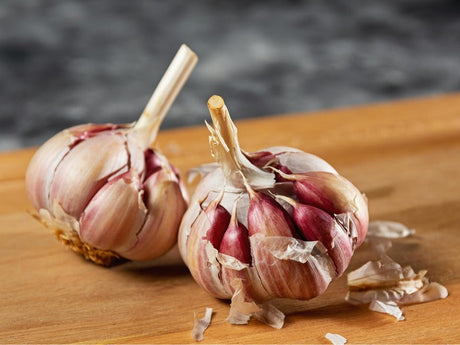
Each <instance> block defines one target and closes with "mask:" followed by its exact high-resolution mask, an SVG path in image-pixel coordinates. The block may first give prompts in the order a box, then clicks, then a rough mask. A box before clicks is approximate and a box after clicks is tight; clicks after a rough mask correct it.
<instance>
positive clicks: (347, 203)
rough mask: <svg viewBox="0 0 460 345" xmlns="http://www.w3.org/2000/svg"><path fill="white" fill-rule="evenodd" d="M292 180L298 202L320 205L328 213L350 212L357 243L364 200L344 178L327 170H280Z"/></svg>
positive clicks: (362, 227)
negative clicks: (357, 232) (356, 230)
mask: <svg viewBox="0 0 460 345" xmlns="http://www.w3.org/2000/svg"><path fill="white" fill-rule="evenodd" d="M281 175H282V176H283V177H284V178H289V179H291V180H293V182H294V191H295V194H296V196H297V198H298V199H299V201H300V202H302V203H304V204H308V205H312V206H315V207H318V208H321V209H323V210H324V211H326V212H328V213H329V214H331V215H332V214H347V213H348V214H351V215H353V218H355V219H356V221H357V222H358V223H359V225H360V226H358V227H357V229H358V231H360V232H361V233H359V235H358V236H357V237H358V243H357V245H361V243H362V242H363V241H364V238H365V232H366V231H367V227H368V224H369V213H368V209H367V201H366V198H365V196H364V195H362V194H361V193H360V192H359V190H358V189H357V188H356V187H355V186H354V185H353V184H352V183H351V182H350V181H348V180H347V179H346V178H344V177H342V176H340V175H335V174H332V173H329V172H323V171H318V172H307V173H305V174H291V175H287V174H283V173H281Z"/></svg>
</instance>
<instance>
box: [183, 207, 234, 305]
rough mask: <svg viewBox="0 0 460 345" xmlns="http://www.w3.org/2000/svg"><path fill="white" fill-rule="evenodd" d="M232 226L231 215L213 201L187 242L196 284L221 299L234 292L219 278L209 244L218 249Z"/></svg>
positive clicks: (196, 222)
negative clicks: (210, 259) (210, 258)
mask: <svg viewBox="0 0 460 345" xmlns="http://www.w3.org/2000/svg"><path fill="white" fill-rule="evenodd" d="M229 223H230V213H228V212H227V210H226V209H225V208H224V207H222V206H221V205H219V201H218V200H215V201H213V202H211V203H210V204H209V205H208V206H207V207H206V208H205V209H204V210H203V211H201V212H200V214H199V215H198V217H197V218H196V219H195V221H194V222H193V224H192V226H191V228H190V235H189V237H188V240H187V248H188V249H187V257H186V261H187V265H188V268H189V270H190V273H192V276H193V278H194V279H195V281H196V282H197V283H198V284H199V285H200V286H201V287H202V288H204V289H205V290H206V291H207V292H208V293H210V294H211V295H213V296H214V297H217V298H228V297H229V294H230V296H231V293H230V292H229V291H228V290H227V289H226V288H225V286H224V285H223V283H222V281H221V279H220V277H219V276H218V275H216V273H215V271H214V270H213V268H212V264H211V263H210V261H209V258H208V253H207V245H208V242H210V243H211V244H212V246H213V247H214V248H215V249H216V250H218V249H219V246H220V242H221V241H222V237H223V235H224V232H225V230H226V229H227V227H228V224H229Z"/></svg>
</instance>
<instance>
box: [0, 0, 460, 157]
mask: <svg viewBox="0 0 460 345" xmlns="http://www.w3.org/2000/svg"><path fill="white" fill-rule="evenodd" d="M183 42H184V43H187V44H188V45H189V46H190V47H191V48H192V49H193V50H195V51H196V52H197V53H198V55H199V57H200V62H199V64H198V65H197V67H196V69H195V70H194V72H193V74H192V75H191V78H190V79H189V82H188V83H187V84H186V86H185V88H184V89H183V91H182V93H181V94H180V95H179V97H178V99H177V101H176V103H175V104H174V105H173V108H172V109H171V111H170V113H169V115H168V116H167V118H166V120H165V122H164V124H163V126H162V128H172V127H178V126H186V125H196V124H202V123H203V121H204V119H207V118H208V112H207V109H206V100H207V99H208V97H209V96H210V95H212V94H214V93H218V94H220V95H222V96H223V97H224V98H225V100H226V102H227V104H228V106H229V108H230V112H231V114H232V117H234V118H235V119H238V118H244V117H256V116H264V115H271V114H279V113H289V112H298V111H310V110H317V109H324V108H331V107H340V106H348V105H355V104H362V103H367V102H374V101H385V100H392V99H399V98H406V97H414V96H424V95H431V94H439V93H445V92H452V91H457V90H459V89H460V2H458V1H446V0H393V1H357V0H353V1H351V0H343V1H269V0H265V1H249V0H241V1H240V0H232V1H219V0H207V1H179V0H169V1H147V0H133V1H127V0H94V1H66V0H55V1H52V0H46V1H45V0H9V1H5V0H3V1H1V2H0V80H1V82H0V150H11V149H16V148H20V147H25V146H32V145H39V144H41V143H43V141H44V140H46V139H47V138H48V137H50V136H51V135H53V134H54V133H56V132H57V131H60V130H61V129H64V128H66V127H69V126H72V125H75V124H80V123H85V122H99V123H102V122H112V123H125V122H132V121H134V120H135V119H136V118H137V117H138V116H139V114H140V113H141V111H142V109H143V107H144V105H145V104H146V102H147V100H148V99H149V97H150V95H151V93H152V91H153V89H154V88H155V86H156V84H157V83H158V81H159V79H160V78H161V75H162V74H163V72H164V71H165V69H166V67H167V66H168V64H169V62H170V60H171V59H172V57H173V56H174V54H175V52H176V50H177V49H178V47H179V46H180V44H181V43H183ZM338 125H339V124H338Z"/></svg>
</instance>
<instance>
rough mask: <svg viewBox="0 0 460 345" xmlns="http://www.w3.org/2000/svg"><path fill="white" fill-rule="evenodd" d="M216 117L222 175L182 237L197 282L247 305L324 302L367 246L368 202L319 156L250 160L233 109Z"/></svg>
mask: <svg viewBox="0 0 460 345" xmlns="http://www.w3.org/2000/svg"><path fill="white" fill-rule="evenodd" d="M208 107H209V109H210V113H211V117H212V120H213V125H214V126H210V125H208V128H209V130H210V133H211V135H210V146H211V151H212V154H213V155H214V156H215V158H216V159H217V161H218V164H219V165H218V167H217V168H216V169H215V170H214V171H212V172H210V173H208V174H207V175H206V176H205V177H204V178H203V179H202V180H201V181H200V183H199V184H198V186H197V188H196V191H195V193H194V195H193V197H192V200H191V203H190V207H189V209H188V211H187V212H186V213H185V215H184V218H183V220H182V223H181V226H180V230H179V250H180V253H181V255H182V258H183V259H184V261H185V262H186V264H187V266H188V268H189V269H190V272H191V273H192V275H193V277H194V279H195V280H196V281H197V283H198V284H199V285H200V286H201V287H203V288H204V289H205V290H206V291H207V292H208V293H210V294H211V295H213V296H215V297H218V298H224V299H227V298H230V297H232V296H233V299H235V300H236V297H235V296H236V295H239V294H243V296H244V298H243V302H241V301H240V302H241V303H245V302H247V301H254V302H256V303H264V302H266V301H268V300H271V299H273V298H291V299H302V300H307V299H310V298H313V297H315V296H317V295H319V294H321V293H322V292H324V291H325V290H326V288H327V286H328V285H329V283H330V282H331V281H332V280H333V279H334V278H336V277H338V276H340V275H341V274H342V273H343V272H344V270H345V269H346V268H347V266H348V264H349V261H350V258H351V256H352V254H353V252H354V250H355V249H356V247H357V246H359V245H360V244H361V243H362V242H363V240H364V238H365V235H366V232H367V227H368V209H367V201H366V199H365V197H364V196H363V195H362V194H361V193H360V192H359V191H358V189H357V188H356V187H354V186H353V185H352V184H351V183H350V182H349V181H348V180H346V179H345V178H344V177H342V176H340V175H339V174H338V173H337V172H336V171H335V169H334V168H333V167H332V166H330V165H329V164H328V163H327V162H325V161H324V160H322V159H321V158H319V157H317V156H315V155H312V154H309V153H306V152H302V151H300V150H297V149H293V148H289V147H272V148H267V149H264V150H261V151H258V152H254V153H247V152H243V151H242V150H241V149H240V147H239V144H238V139H237V129H236V127H235V126H234V124H233V123H232V121H231V119H230V116H229V113H228V110H227V108H226V106H225V104H224V101H223V99H222V98H221V97H219V96H212V97H211V98H210V99H209V101H208ZM233 299H232V300H233ZM240 307H241V305H240ZM242 309H244V308H242ZM246 309H247V308H246ZM250 309H251V308H250ZM251 310H252V309H251ZM248 313H249V312H248Z"/></svg>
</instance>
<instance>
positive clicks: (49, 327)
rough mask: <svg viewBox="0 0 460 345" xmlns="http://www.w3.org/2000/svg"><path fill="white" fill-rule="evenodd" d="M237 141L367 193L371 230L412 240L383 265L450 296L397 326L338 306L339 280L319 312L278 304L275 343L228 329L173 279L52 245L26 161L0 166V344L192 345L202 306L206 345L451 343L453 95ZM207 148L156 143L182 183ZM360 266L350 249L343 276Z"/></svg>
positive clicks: (456, 117)
mask: <svg viewBox="0 0 460 345" xmlns="http://www.w3.org/2000/svg"><path fill="white" fill-rule="evenodd" d="M203 109H205V104H203ZM204 112H205V110H204ZM230 112H231V109H230ZM238 128H239V135H240V141H241V145H242V147H244V148H245V149H246V150H249V151H252V150H257V149H261V148H263V147H268V146H273V145H280V144H282V145H287V146H294V147H298V148H300V149H303V150H306V151H309V152H312V153H315V154H317V155H319V156H321V157H323V158H325V159H326V160H328V161H329V162H330V163H331V164H333V165H334V166H335V167H336V168H337V169H338V170H339V171H340V172H341V174H342V175H344V176H345V177H347V178H348V179H350V180H351V181H352V182H353V183H354V184H355V185H357V186H358V187H359V188H360V189H361V190H362V191H363V192H365V193H366V194H367V196H368V198H369V207H370V214H371V219H387V220H396V221H401V222H404V223H405V224H407V225H408V226H410V227H413V228H415V229H416V230H417V233H416V236H414V237H412V238H410V239H407V240H404V241H398V242H396V243H394V247H393V248H392V249H391V252H390V256H392V257H393V258H394V259H396V260H397V261H399V262H400V263H401V264H404V265H406V264H408V265H412V266H413V267H414V269H415V270H419V269H427V270H428V277H429V278H430V279H431V280H433V281H438V282H440V283H442V284H444V285H445V286H446V287H447V289H448V290H449V293H450V296H449V297H448V298H447V299H445V300H439V301H435V302H430V303H426V304H417V305H411V306H405V307H403V311H404V314H405V316H406V321H400V322H397V321H396V320H395V319H394V318H392V317H390V316H388V315H383V314H379V313H375V312H371V311H368V310H367V309H366V308H365V307H355V306H351V305H348V304H347V303H346V302H345V301H344V295H345V292H346V280H345V277H342V278H340V279H338V280H337V281H335V282H334V283H333V284H332V285H331V286H330V288H329V289H328V291H327V292H326V293H325V294H324V295H323V296H320V297H318V298H317V299H314V300H312V301H309V302H302V303H294V302H288V303H283V308H284V309H285V311H287V312H288V316H287V319H286V324H285V326H284V328H283V329H281V330H275V329H272V328H270V327H268V326H265V325H263V324H260V323H258V322H256V321H251V322H250V324H249V325H247V326H233V325H230V324H228V323H227V322H226V321H225V318H226V317H227V314H228V310H229V307H228V303H227V302H225V301H219V300H216V299H214V298H212V297H210V296H208V295H207V294H206V293H205V292H204V291H202V290H201V289H200V288H199V287H198V286H197V285H196V284H195V282H194V281H193V280H192V278H191V277H190V275H189V274H188V271H187V269H186V268H185V267H184V266H180V265H178V266H170V267H155V266H153V265H152V264H151V263H143V264H133V263H128V264H125V265H120V266H117V267H114V268H110V269H106V268H102V267H98V266H95V265H93V264H91V263H89V262H86V261H84V260H83V259H81V258H80V257H78V256H76V255H75V254H73V253H72V252H70V251H68V250H66V249H65V248H64V247H62V246H61V244H59V243H57V241H56V240H55V239H54V238H53V236H51V235H50V234H49V233H48V232H47V230H46V229H44V228H43V227H42V226H41V225H40V224H39V223H38V222H37V221H35V220H34V219H33V218H32V217H31V216H30V214H29V213H28V211H30V210H31V206H30V204H29V202H28V200H27V197H26V194H25V191H24V173H25V169H26V167H27V163H28V161H29V159H30V158H31V156H32V154H33V152H34V149H28V150H20V151H16V152H5V153H2V154H0V167H1V168H0V235H1V241H0V250H1V253H2V257H3V260H2V261H1V262H0V277H1V283H0V296H1V297H0V313H1V315H0V343H78V342H82V343H189V342H190V343H193V341H192V340H191V338H190V331H191V328H192V325H193V313H194V312H196V313H198V316H199V317H201V316H202V315H203V314H204V311H205V308H206V307H212V308H213V309H214V315H213V319H212V323H211V326H210V328H209V329H208V330H207V331H206V332H205V338H204V342H205V343H229V344H232V343H328V341H327V340H326V339H325V337H324V336H325V334H326V333H328V332H331V333H339V334H341V335H343V336H344V337H346V338H347V339H348V340H349V342H350V343H458V342H459V341H460V319H459V318H458V316H457V315H458V311H459V307H458V306H459V305H460V297H459V296H460V260H458V259H459V250H458V248H460V236H459V235H460V225H459V224H460V182H459V178H460V94H453V95H446V96H437V97H431V98H426V99H415V100H405V101H400V102H394V103H384V104H375V105H369V106H362V107H353V108H347V109H338V110H331V111H324V112H317V113H311V114H291V115H284V116H273V117H267V118H261V119H253V120H246V121H240V122H239V123H238ZM207 140H208V139H207V132H206V129H205V127H204V126H201V127H194V128H184V129H177V130H170V131H164V132H161V133H160V136H159V138H158V144H159V146H160V147H161V149H162V150H163V152H164V153H165V154H166V155H167V156H168V157H169V158H170V160H171V161H172V162H173V163H174V164H176V165H177V166H178V167H179V168H180V169H181V171H185V170H187V169H188V168H191V167H194V166H197V165H199V164H201V163H205V162H209V161H210V160H211V157H210V154H209V152H208V144H207ZM191 188H192V187H190V189H191ZM368 258H369V253H368V252H367V251H366V248H365V247H362V248H360V249H359V250H358V251H357V253H356V255H355V256H354V258H353V260H352V262H351V265H350V268H356V267H358V266H359V265H361V264H362V263H364V262H365V261H367V260H368Z"/></svg>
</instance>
